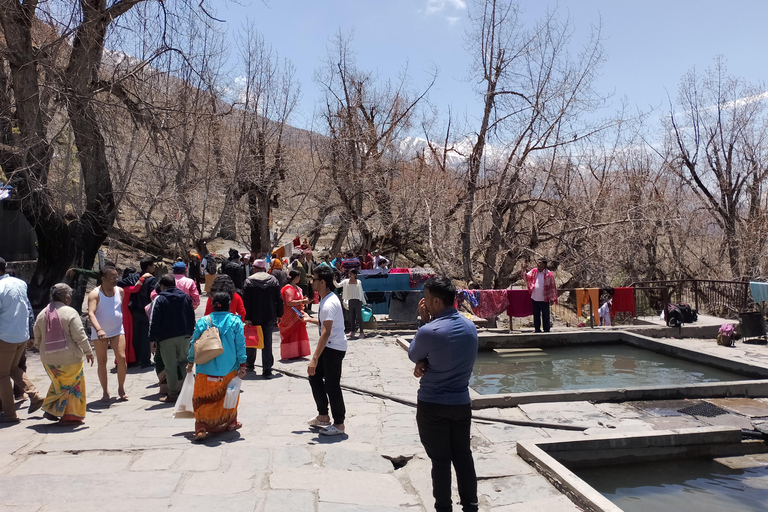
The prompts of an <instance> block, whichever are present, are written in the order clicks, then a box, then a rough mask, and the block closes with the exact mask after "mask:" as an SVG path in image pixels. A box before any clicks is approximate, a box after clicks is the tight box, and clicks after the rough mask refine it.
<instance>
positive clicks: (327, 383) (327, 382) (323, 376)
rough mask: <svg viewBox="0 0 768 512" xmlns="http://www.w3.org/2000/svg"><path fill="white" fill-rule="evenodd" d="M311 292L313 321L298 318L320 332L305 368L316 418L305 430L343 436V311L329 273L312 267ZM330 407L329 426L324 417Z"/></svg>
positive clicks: (324, 269)
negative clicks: (316, 296) (315, 298)
mask: <svg viewBox="0 0 768 512" xmlns="http://www.w3.org/2000/svg"><path fill="white" fill-rule="evenodd" d="M312 289H313V290H314V291H316V292H317V293H318V294H319V295H320V304H319V306H318V314H317V319H314V318H310V317H309V316H307V315H304V316H303V317H302V320H304V321H305V322H307V323H312V324H316V325H317V326H318V328H319V329H320V340H318V342H317V347H316V348H315V353H314V354H313V355H312V360H311V361H310V362H309V366H308V367H307V373H308V374H309V385H310V386H311V387H312V396H313V397H314V399H315V404H317V416H316V417H315V418H312V419H311V420H309V426H310V427H315V428H322V430H320V434H321V435H325V436H337V435H342V434H344V415H345V414H346V409H345V407H344V397H343V396H342V394H341V362H342V360H343V359H344V356H345V355H346V353H347V336H346V335H345V334H344V310H343V309H342V307H341V301H340V300H339V298H338V297H337V296H336V294H335V293H333V270H332V269H330V268H328V267H326V266H322V267H316V268H315V271H314V280H313V281H312ZM329 402H330V405H331V414H332V415H333V425H331V417H330V416H329V415H328V404H329Z"/></svg>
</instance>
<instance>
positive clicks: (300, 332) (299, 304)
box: [278, 270, 311, 359]
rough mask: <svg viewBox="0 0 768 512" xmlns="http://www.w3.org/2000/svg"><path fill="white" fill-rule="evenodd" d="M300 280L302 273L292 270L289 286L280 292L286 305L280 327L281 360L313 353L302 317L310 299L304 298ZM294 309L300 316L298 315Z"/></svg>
mask: <svg viewBox="0 0 768 512" xmlns="http://www.w3.org/2000/svg"><path fill="white" fill-rule="evenodd" d="M300 278H301V273H300V272H299V271H298V270H291V271H290V273H289V274H288V284H287V285H285V286H283V289H282V290H280V294H281V295H282V296H283V304H285V308H284V310H283V311H284V312H283V318H282V321H281V322H280V324H279V325H278V328H279V329H280V358H281V359H296V358H297V357H306V356H308V355H309V354H310V353H311V352H310V350H309V336H308V335H307V325H306V324H305V323H304V322H302V320H301V315H303V314H304V304H308V303H309V299H308V298H305V297H304V294H303V293H302V291H301V288H300V287H299V279H300ZM294 308H295V309H296V310H297V311H299V313H300V314H297V313H296V311H294Z"/></svg>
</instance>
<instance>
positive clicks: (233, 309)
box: [205, 274, 245, 322]
mask: <svg viewBox="0 0 768 512" xmlns="http://www.w3.org/2000/svg"><path fill="white" fill-rule="evenodd" d="M235 290H236V288H235V282H234V281H232V278H231V277H229V276H228V275H227V274H216V278H215V279H214V280H213V284H211V290H210V291H209V292H208V302H206V303H205V314H206V315H210V314H211V313H212V312H213V301H212V300H211V297H213V296H214V295H215V294H216V293H217V292H224V293H226V294H228V295H229V297H230V303H229V312H230V313H232V314H233V315H239V316H240V319H241V320H242V321H243V322H245V304H243V298H242V297H240V294H238V293H237V292H236V291H235Z"/></svg>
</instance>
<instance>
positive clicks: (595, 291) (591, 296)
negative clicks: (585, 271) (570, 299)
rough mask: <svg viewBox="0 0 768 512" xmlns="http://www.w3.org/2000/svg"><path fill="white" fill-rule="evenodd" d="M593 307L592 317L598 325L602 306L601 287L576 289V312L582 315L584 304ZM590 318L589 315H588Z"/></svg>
mask: <svg viewBox="0 0 768 512" xmlns="http://www.w3.org/2000/svg"><path fill="white" fill-rule="evenodd" d="M590 304H591V307H592V313H591V314H592V318H593V322H594V325H598V318H599V316H598V312H597V310H598V308H599V307H600V289H599V288H579V289H577V290H576V313H578V314H579V316H581V310H582V308H583V306H589V305H590ZM587 318H589V317H587Z"/></svg>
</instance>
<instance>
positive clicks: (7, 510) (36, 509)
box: [0, 495, 61, 512]
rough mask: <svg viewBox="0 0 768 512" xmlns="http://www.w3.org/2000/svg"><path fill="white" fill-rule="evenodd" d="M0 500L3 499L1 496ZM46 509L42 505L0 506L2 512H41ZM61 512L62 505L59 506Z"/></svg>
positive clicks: (11, 504) (13, 504)
mask: <svg viewBox="0 0 768 512" xmlns="http://www.w3.org/2000/svg"><path fill="white" fill-rule="evenodd" d="M0 498H2V499H7V498H3V497H2V495H0ZM43 507H44V505H43V504H42V503H13V502H9V503H6V504H0V512H40V511H41V509H42V508H43ZM58 510H59V511H61V505H59V509H58Z"/></svg>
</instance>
